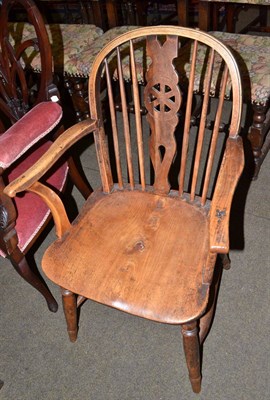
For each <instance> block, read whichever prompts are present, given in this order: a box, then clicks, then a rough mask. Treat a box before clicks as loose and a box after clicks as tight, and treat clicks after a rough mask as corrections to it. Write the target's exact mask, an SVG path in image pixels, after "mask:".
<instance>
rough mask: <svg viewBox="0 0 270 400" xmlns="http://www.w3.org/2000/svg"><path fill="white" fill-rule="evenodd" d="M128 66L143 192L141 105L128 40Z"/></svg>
mask: <svg viewBox="0 0 270 400" xmlns="http://www.w3.org/2000/svg"><path fill="white" fill-rule="evenodd" d="M130 64H131V76H132V85H133V93H134V109H135V122H136V131H137V145H138V157H139V169H140V178H141V186H142V190H145V170H144V151H143V135H142V119H141V105H140V94H139V85H138V79H137V71H136V63H135V56H134V47H133V42H132V40H130Z"/></svg>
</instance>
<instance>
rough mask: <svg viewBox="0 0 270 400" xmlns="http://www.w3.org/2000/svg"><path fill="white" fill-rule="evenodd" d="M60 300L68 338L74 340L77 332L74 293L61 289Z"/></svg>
mask: <svg viewBox="0 0 270 400" xmlns="http://www.w3.org/2000/svg"><path fill="white" fill-rule="evenodd" d="M62 301H63V308H64V313H65V317H66V322H67V331H68V335H69V339H70V341H71V342H75V341H76V339H77V334H78V321H77V301H76V295H75V294H74V293H72V292H71V291H70V290H67V289H62Z"/></svg>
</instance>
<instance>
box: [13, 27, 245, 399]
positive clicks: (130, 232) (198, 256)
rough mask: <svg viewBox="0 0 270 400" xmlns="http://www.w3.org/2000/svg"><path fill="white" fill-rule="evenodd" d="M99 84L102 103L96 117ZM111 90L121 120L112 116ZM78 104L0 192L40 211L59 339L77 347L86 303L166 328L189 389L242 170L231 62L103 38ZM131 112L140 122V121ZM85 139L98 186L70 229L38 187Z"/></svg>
mask: <svg viewBox="0 0 270 400" xmlns="http://www.w3.org/2000/svg"><path fill="white" fill-rule="evenodd" d="M182 40H190V41H191V42H192V43H193V46H192V49H193V50H192V55H193V57H192V60H191V65H190V68H189V70H190V73H189V77H188V78H187V77H186V79H188V81H189V82H188V88H187V86H186V79H184V77H182V78H181V76H182V75H180V74H178V73H177V72H176V69H175V67H174V61H175V60H178V62H179V63H180V62H181V43H182ZM140 46H141V47H140ZM200 47H203V48H205V47H207V48H208V50H209V52H207V53H206V54H208V59H206V66H207V67H206V68H207V71H208V72H207V73H206V79H205V82H204V99H203V105H202V113H201V122H200V124H199V127H198V128H197V127H192V123H191V119H192V111H193V109H194V107H195V103H196V96H195V95H194V82H195V81H196V79H197V78H198V76H197V72H196V57H197V52H198V49H199V48H200ZM138 49H140V51H143V52H144V54H143V59H148V60H149V59H150V61H151V62H150V63H149V64H150V65H149V68H148V70H147V72H146V77H145V82H146V85H145V86H144V87H139V85H138V79H139V78H140V77H138V73H137V72H138V71H137V70H136V60H135V53H136V51H138ZM126 57H128V58H129V60H130V66H131V67H130V75H131V82H132V84H131V88H132V90H133V98H134V110H135V111H134V112H135V115H133V114H132V115H131V114H129V113H128V111H127V98H126V93H125V87H124V79H123V71H122V63H123V60H124V59H125V58H126ZM221 59H222V60H223V62H224V63H225V64H226V68H225V69H224V74H223V77H222V78H221V89H220V96H219V100H218V102H217V104H215V105H212V106H211V107H213V112H214V114H215V123H214V126H213V127H212V129H210V130H208V129H206V116H207V110H208V108H209V106H210V89H211V79H212V70H213V65H214V63H215V62H216V61H217V62H220V61H221ZM178 66H179V64H178ZM116 78H117V79H116ZM184 81H185V82H184ZM104 85H105V86H106V88H107V91H106V93H107V101H108V103H109V111H108V112H107V113H106V120H104V118H103V113H102V110H103V106H104V104H103V102H104V101H105V99H104ZM228 85H229V86H230V88H231V91H232V99H233V100H232V103H231V104H232V109H231V112H229V118H230V132H229V134H228V135H227V136H223V134H220V133H219V126H220V122H221V118H222V115H223V108H224V103H225V101H224V94H225V91H226V87H227V86H228ZM116 88H117V89H118V90H117V92H118V93H120V98H121V102H122V107H121V109H122V112H121V113H117V111H116V110H115V101H114V91H115V90H116ZM142 90H143V92H144V94H143V95H141V91H142ZM118 101H119V100H118ZM89 104H90V112H91V119H89V120H86V121H82V122H80V123H78V124H77V125H75V126H73V127H71V128H70V129H68V130H67V131H66V132H65V133H63V135H62V136H61V137H60V138H59V139H57V141H56V142H54V144H53V145H52V147H51V149H50V151H49V152H48V153H47V154H45V155H44V156H43V157H42V158H41V159H40V160H39V162H38V163H37V164H36V165H35V166H33V167H32V168H31V169H29V170H28V171H27V172H26V173H25V174H24V176H21V177H19V178H18V179H17V180H15V181H14V182H12V183H10V184H9V185H8V186H7V187H6V188H5V193H6V194H7V195H9V196H11V197H14V196H15V195H16V193H19V192H21V191H24V190H26V191H29V192H34V193H36V194H38V195H39V196H41V197H42V198H43V200H44V201H45V202H46V203H47V205H48V206H49V207H50V209H51V211H52V214H53V216H54V220H55V225H56V234H57V236H58V239H57V240H56V241H55V242H54V243H53V244H52V245H51V246H50V247H49V248H48V249H47V250H46V252H45V255H44V257H43V260H42V267H43V270H44V272H45V274H46V275H47V276H48V277H49V278H50V279H51V280H52V281H53V282H55V283H56V284H57V285H59V286H60V287H61V288H62V298H63V307H64V313H65V316H66V321H67V329H68V334H69V337H70V340H71V341H72V342H73V341H75V340H76V338H77V331H78V320H77V309H78V307H79V306H80V305H81V304H82V303H83V302H84V301H85V300H86V299H92V300H95V301H97V302H100V303H103V304H105V305H108V306H112V307H115V308H117V309H119V310H122V311H125V312H127V313H130V314H133V315H136V316H140V317H143V318H146V319H149V320H154V321H159V322H162V323H167V324H178V325H180V326H181V328H182V335H183V345H184V351H185V356H186V362H187V366H188V370H189V377H190V381H191V385H192V388H193V391H194V392H199V391H200V388H201V367H200V350H201V346H202V343H203V341H204V339H205V337H206V335H207V333H208V331H209V327H210V324H211V320H212V317H213V310H214V307H215V302H216V293H217V290H216V288H217V285H218V282H219V279H220V274H221V268H219V267H218V266H217V265H216V260H217V256H218V254H220V255H222V259H223V261H224V266H225V265H227V261H228V259H227V254H228V252H229V217H230V207H231V203H232V199H233V194H234V190H235V187H236V185H237V182H238V180H239V177H240V175H241V172H242V169H243V165H244V156H243V148H242V140H241V137H240V136H239V129H240V119H241V109H242V92H241V81H240V75H239V71H238V68H237V64H236V62H235V59H234V57H233V55H232V53H231V52H230V50H229V49H228V48H227V47H226V46H225V45H223V44H222V43H221V42H220V41H219V40H217V39H215V38H214V37H211V36H210V35H208V34H207V33H203V32H199V31H197V30H193V29H189V28H181V27H173V26H157V27H146V28H139V29H136V30H134V31H130V32H128V33H125V34H123V35H121V36H119V37H118V38H116V39H114V40H112V41H111V42H109V44H107V45H106V46H105V47H104V49H103V50H102V51H101V52H100V53H99V54H98V56H97V58H96V60H95V61H94V64H93V66H92V70H91V74H90V77H89ZM142 107H145V108H146V110H147V115H146V117H142V115H141V108H142ZM145 118H146V120H145ZM148 128H150V137H149V131H148ZM105 132H106V133H105ZM90 134H91V136H92V134H93V135H94V139H95V146H96V153H97V160H98V164H99V168H100V177H101V187H100V188H99V189H96V190H94V192H93V194H92V195H91V196H90V197H89V198H88V200H87V201H86V202H85V204H84V206H83V207H82V209H81V210H80V213H79V215H78V217H77V218H76V220H75V221H74V222H73V223H72V224H70V222H69V220H68V217H67V214H66V212H65V209H64V206H63V204H62V202H61V200H60V198H59V197H57V196H56V194H55V193H54V192H53V191H52V190H51V189H50V188H49V187H46V186H45V185H43V184H42V183H40V182H39V179H40V178H41V176H42V175H43V174H44V173H46V171H48V170H49V169H50V168H51V166H52V165H53V164H54V162H56V160H57V159H58V158H59V157H60V156H61V155H62V154H64V153H65V151H66V150H67V149H68V148H69V147H71V146H72V145H73V143H75V142H77V141H78V140H79V139H81V138H82V137H85V136H87V135H90ZM149 164H151V166H152V169H153V171H154V177H152V174H151V168H149ZM114 167H115V168H114ZM173 170H174V173H176V179H175V180H174V179H173V177H172V176H173V174H172V172H173ZM151 179H153V181H151ZM214 275H215V277H214ZM212 283H213V284H212ZM210 294H211V295H210ZM213 294H215V295H214V296H213ZM210 299H211V300H210Z"/></svg>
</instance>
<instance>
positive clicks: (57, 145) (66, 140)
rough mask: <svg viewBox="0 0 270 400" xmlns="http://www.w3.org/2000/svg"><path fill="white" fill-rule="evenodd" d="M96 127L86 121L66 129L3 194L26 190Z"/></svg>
mask: <svg viewBox="0 0 270 400" xmlns="http://www.w3.org/2000/svg"><path fill="white" fill-rule="evenodd" d="M97 125H98V123H97V121H93V120H90V119H87V120H84V121H81V122H79V123H78V124H76V125H74V126H72V127H71V128H69V129H67V130H66V131H65V132H63V133H62V134H61V136H59V137H58V138H57V139H56V141H55V142H53V144H52V145H51V147H50V148H49V150H48V151H47V152H46V153H45V154H44V155H43V156H42V157H41V158H40V159H39V160H38V161H37V162H36V163H35V164H34V165H32V167H31V168H29V169H28V170H27V171H26V172H24V174H22V175H21V176H19V177H18V178H17V179H15V180H14V181H13V182H11V183H10V184H9V185H7V186H6V187H5V189H4V192H5V193H6V194H7V195H8V196H10V197H15V196H16V193H18V192H22V191H24V190H28V189H29V188H30V187H31V186H32V185H33V184H34V183H35V182H37V181H38V180H39V179H40V178H41V177H42V176H43V175H44V174H45V173H46V172H47V171H48V170H49V169H50V168H51V167H52V166H53V165H54V164H55V162H56V161H57V160H58V159H59V158H60V157H61V156H62V155H63V154H64V153H65V152H66V151H67V150H68V149H69V148H70V147H71V146H72V145H73V144H74V143H76V142H77V141H78V140H79V139H81V138H83V137H84V136H86V135H87V134H88V133H90V132H92V131H93V130H95V129H96V128H97Z"/></svg>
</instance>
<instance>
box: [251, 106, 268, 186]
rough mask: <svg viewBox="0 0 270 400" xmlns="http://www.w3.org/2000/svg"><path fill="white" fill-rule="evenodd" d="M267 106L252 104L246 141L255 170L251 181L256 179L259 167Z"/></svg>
mask: <svg viewBox="0 0 270 400" xmlns="http://www.w3.org/2000/svg"><path fill="white" fill-rule="evenodd" d="M266 112H267V106H262V105H260V104H253V122H252V125H251V127H250V129H249V133H248V139H249V141H250V143H251V148H252V152H253V157H254V163H255V169H254V174H253V179H256V178H257V177H258V174H259V171H260V167H261V157H262V147H263V141H264V136H265V126H264V122H265V119H266Z"/></svg>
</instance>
